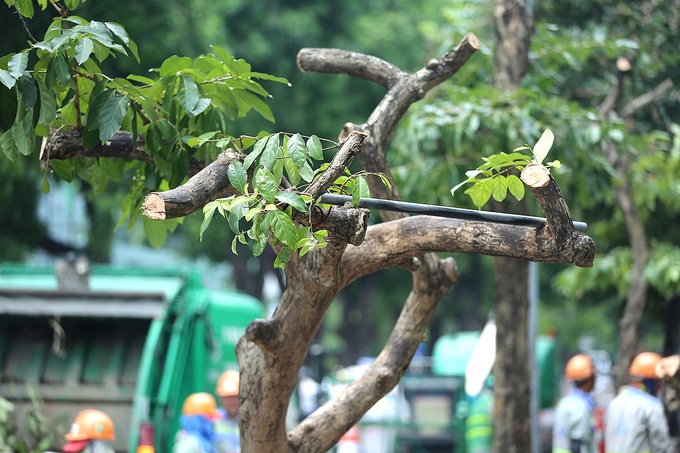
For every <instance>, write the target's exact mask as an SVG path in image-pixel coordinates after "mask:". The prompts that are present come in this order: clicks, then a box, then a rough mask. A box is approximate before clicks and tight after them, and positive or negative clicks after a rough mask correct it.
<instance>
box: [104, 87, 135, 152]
mask: <svg viewBox="0 0 680 453" xmlns="http://www.w3.org/2000/svg"><path fill="white" fill-rule="evenodd" d="M127 109H128V98H127V96H121V95H120V94H113V95H111V96H110V97H109V98H108V99H107V100H106V102H105V104H104V105H103V106H102V109H101V114H100V115H99V140H101V142H102V143H106V142H107V141H108V140H109V139H110V138H111V137H113V135H114V134H115V133H116V132H118V131H119V130H120V125H121V124H122V123H123V117H124V116H125V113H127Z"/></svg>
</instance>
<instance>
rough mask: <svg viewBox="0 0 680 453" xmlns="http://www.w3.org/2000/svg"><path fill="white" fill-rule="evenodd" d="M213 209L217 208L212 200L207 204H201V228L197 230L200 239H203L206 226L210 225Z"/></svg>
mask: <svg viewBox="0 0 680 453" xmlns="http://www.w3.org/2000/svg"><path fill="white" fill-rule="evenodd" d="M215 209H217V203H215V202H214V201H211V202H210V203H208V204H207V205H205V206H203V222H202V223H201V229H200V231H199V238H200V240H201V241H203V233H205V230H207V229H208V226H210V222H212V219H213V216H214V214H215Z"/></svg>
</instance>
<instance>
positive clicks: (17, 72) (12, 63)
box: [7, 52, 28, 79]
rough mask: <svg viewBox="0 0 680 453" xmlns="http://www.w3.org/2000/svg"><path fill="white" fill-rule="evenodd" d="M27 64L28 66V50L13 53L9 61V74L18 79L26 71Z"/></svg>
mask: <svg viewBox="0 0 680 453" xmlns="http://www.w3.org/2000/svg"><path fill="white" fill-rule="evenodd" d="M26 66H28V52H20V53H17V54H14V55H12V57H11V58H10V59H9V62H8V63H7V69H9V74H10V75H11V76H12V77H14V78H15V79H18V78H19V77H21V75H22V74H23V73H24V71H26Z"/></svg>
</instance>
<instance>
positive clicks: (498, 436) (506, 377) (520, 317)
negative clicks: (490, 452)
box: [493, 258, 531, 453]
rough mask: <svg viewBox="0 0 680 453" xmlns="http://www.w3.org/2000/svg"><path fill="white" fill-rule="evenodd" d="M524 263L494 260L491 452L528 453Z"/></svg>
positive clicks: (513, 260)
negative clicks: (493, 416) (494, 332)
mask: <svg viewBox="0 0 680 453" xmlns="http://www.w3.org/2000/svg"><path fill="white" fill-rule="evenodd" d="M528 278H529V266H528V262H527V261H524V260H518V259H515V258H495V260H494V288H495V289H496V295H495V301H494V302H495V303H494V317H495V319H496V329H497V330H496V338H497V342H496V363H495V368H494V377H495V386H494V397H495V406H494V411H495V412H494V413H495V420H494V430H493V445H494V451H495V452H503V453H511V452H517V453H527V452H529V451H531V436H530V423H529V398H530V392H529V381H530V380H529V376H530V374H529V362H528V360H527V358H528V342H527V334H528V332H527V318H528V313H529V297H528V290H527V284H526V282H527V281H528Z"/></svg>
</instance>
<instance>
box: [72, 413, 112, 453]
mask: <svg viewBox="0 0 680 453" xmlns="http://www.w3.org/2000/svg"><path fill="white" fill-rule="evenodd" d="M64 437H65V438H66V440H67V443H66V445H64V446H63V447H62V451H63V452H65V453H73V452H82V453H114V450H113V445H112V444H111V442H112V441H113V440H114V439H115V433H114V430H113V422H112V421H111V417H109V416H108V415H107V414H106V413H104V412H102V411H99V410H96V409H86V410H82V411H80V412H78V415H76V418H75V419H74V420H73V423H72V424H71V429H70V430H69V432H67V433H66V434H65V435H64Z"/></svg>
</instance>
